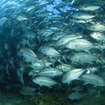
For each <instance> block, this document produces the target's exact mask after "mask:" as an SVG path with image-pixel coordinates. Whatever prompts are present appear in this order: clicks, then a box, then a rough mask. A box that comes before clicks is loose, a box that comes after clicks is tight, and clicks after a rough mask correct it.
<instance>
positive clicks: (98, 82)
mask: <svg viewBox="0 0 105 105" xmlns="http://www.w3.org/2000/svg"><path fill="white" fill-rule="evenodd" d="M81 79H82V80H83V81H84V82H85V84H92V85H94V86H105V80H104V79H103V78H102V77H100V76H98V75H95V74H84V75H82V76H81Z"/></svg>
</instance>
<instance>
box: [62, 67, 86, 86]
mask: <svg viewBox="0 0 105 105" xmlns="http://www.w3.org/2000/svg"><path fill="white" fill-rule="evenodd" d="M83 72H84V69H72V70H70V71H68V72H66V73H65V74H64V75H63V77H62V83H67V84H68V85H70V84H71V82H72V81H73V80H79V77H80V76H81V75H82V74H83Z"/></svg>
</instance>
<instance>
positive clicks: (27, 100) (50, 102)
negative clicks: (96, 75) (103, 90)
mask: <svg viewBox="0 0 105 105" xmlns="http://www.w3.org/2000/svg"><path fill="white" fill-rule="evenodd" d="M67 96H68V93H59V92H58V93H54V92H53V93H52V92H46V91H45V92H43V94H41V95H35V96H22V95H20V94H17V93H14V92H8V91H1V92H0V105H105V94H103V95H95V96H88V93H87V98H86V99H82V100H79V101H74V102H71V101H70V100H69V99H68V98H67Z"/></svg>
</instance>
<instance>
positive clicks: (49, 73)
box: [38, 68, 63, 78]
mask: <svg viewBox="0 0 105 105" xmlns="http://www.w3.org/2000/svg"><path fill="white" fill-rule="evenodd" d="M62 74H63V72H62V71H61V70H59V69H56V68H46V69H43V70H41V71H40V72H39V73H38V75H39V76H44V77H51V78H54V77H57V76H60V75H62Z"/></svg>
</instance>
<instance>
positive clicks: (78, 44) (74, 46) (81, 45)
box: [65, 39, 94, 51]
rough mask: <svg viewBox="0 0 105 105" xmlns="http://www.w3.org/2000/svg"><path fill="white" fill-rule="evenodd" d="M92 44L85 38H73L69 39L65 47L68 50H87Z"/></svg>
mask: <svg viewBox="0 0 105 105" xmlns="http://www.w3.org/2000/svg"><path fill="white" fill-rule="evenodd" d="M93 47H94V45H93V44H92V43H91V42H90V41H88V40H85V39H74V40H71V41H69V42H68V43H67V44H66V45H65V48H68V49H70V50H75V51H89V50H90V49H92V48H93Z"/></svg>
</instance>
